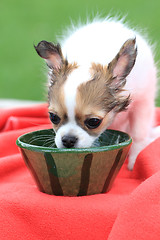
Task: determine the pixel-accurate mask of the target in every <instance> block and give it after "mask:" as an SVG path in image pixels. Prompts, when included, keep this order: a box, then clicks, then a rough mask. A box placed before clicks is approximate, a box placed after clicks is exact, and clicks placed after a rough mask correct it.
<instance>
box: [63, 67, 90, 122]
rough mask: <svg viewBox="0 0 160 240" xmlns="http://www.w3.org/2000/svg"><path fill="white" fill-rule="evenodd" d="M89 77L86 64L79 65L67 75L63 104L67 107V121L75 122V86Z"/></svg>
mask: <svg viewBox="0 0 160 240" xmlns="http://www.w3.org/2000/svg"><path fill="white" fill-rule="evenodd" d="M90 78H91V76H90V74H89V68H88V67H87V66H81V67H79V68H77V69H75V70H74V71H73V72H72V73H71V74H70V75H69V77H68V79H67V81H66V83H65V85H64V96H65V105H66V107H67V112H68V118H69V121H72V122H75V112H74V109H75V105H76V93H77V87H78V86H79V85H80V84H82V83H84V82H87V81H88V80H89V79H90Z"/></svg>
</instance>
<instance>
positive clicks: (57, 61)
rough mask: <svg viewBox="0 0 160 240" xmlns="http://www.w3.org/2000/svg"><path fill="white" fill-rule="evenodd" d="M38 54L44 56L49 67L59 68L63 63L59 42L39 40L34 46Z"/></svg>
mask: <svg viewBox="0 0 160 240" xmlns="http://www.w3.org/2000/svg"><path fill="white" fill-rule="evenodd" d="M34 48H35V50H36V52H37V53H38V55H39V56H40V57H42V58H44V59H45V60H46V62H47V65H48V66H49V67H50V68H55V69H59V68H60V67H61V65H62V63H63V55H62V51H61V47H60V45H59V44H56V45H55V44H53V43H51V42H47V41H41V42H39V43H38V45H37V46H34Z"/></svg>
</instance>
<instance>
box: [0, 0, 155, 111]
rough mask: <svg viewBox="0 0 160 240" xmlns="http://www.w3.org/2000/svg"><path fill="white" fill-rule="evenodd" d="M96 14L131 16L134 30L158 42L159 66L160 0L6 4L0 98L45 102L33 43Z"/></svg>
mask: <svg viewBox="0 0 160 240" xmlns="http://www.w3.org/2000/svg"><path fill="white" fill-rule="evenodd" d="M97 12H98V13H100V14H101V16H102V17H105V16H107V15H108V14H110V15H111V16H115V15H116V14H119V15H120V16H124V15H127V16H126V20H127V21H129V23H130V25H131V26H138V27H140V28H145V29H146V30H147V33H148V36H149V39H150V40H151V41H152V42H153V43H156V44H157V46H156V61H157V62H158V60H159V59H160V52H159V44H160V38H159V37H160V0H152V1H151V0H134V1H128V0H112V1H111V0H110V1H108V0H98V1H97V0H81V1H75V0H45V1H42V0H27V1H23V0H15V1H13V0H1V3H0V31H1V34H0V98H16V99H28V100H45V98H46V96H45V91H44V89H45V84H46V71H45V64H44V62H43V60H42V59H40V58H39V57H38V56H37V54H36V52H35V50H34V48H33V44H37V43H38V42H39V41H40V40H48V41H55V40H56V35H61V33H62V32H63V29H66V27H67V26H69V24H70V22H71V20H72V21H73V22H78V19H79V18H81V19H82V20H84V22H85V19H86V17H87V16H88V15H89V16H90V17H91V18H92V17H93V16H94V15H96V14H97ZM117 37H118V36H117ZM158 67H159V68H160V64H158ZM157 105H159V106H160V96H159V97H158V98H157Z"/></svg>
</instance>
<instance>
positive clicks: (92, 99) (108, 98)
mask: <svg viewBox="0 0 160 240" xmlns="http://www.w3.org/2000/svg"><path fill="white" fill-rule="evenodd" d="M90 72H91V76H92V78H91V79H90V80H89V81H88V82H85V83H83V84H81V85H80V86H79V87H78V89H77V95H76V109H75V112H76V118H77V119H78V120H77V121H78V122H79V123H80V125H81V126H82V127H83V128H85V129H86V127H85V126H84V121H85V119H86V118H87V116H92V117H98V118H100V119H103V121H102V123H101V124H100V126H99V127H98V128H96V129H92V130H88V129H87V131H89V132H92V133H94V134H98V133H99V132H100V131H101V129H103V128H104V126H106V125H107V122H110V120H111V119H110V115H109V114H108V113H109V112H110V111H111V110H112V109H114V112H115V113H116V112H119V111H122V110H125V108H126V107H127V106H128V104H129V102H130V98H129V97H130V96H128V95H127V96H126V94H124V95H123V94H122V92H123V89H122V88H119V89H116V88H114V84H113V81H114V79H113V77H112V73H111V72H110V71H109V69H108V66H102V65H100V64H95V63H93V64H92V66H91V68H90Z"/></svg>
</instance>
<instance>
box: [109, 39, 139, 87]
mask: <svg viewBox="0 0 160 240" xmlns="http://www.w3.org/2000/svg"><path fill="white" fill-rule="evenodd" d="M136 56H137V48H136V39H129V40H127V41H126V42H125V43H124V44H123V46H122V47H121V49H120V51H119V53H118V54H117V55H116V57H115V58H114V59H113V60H112V62H110V63H109V65H108V70H109V73H110V74H111V76H112V81H113V82H116V85H117V87H118V86H119V87H122V85H123V86H124V84H125V78H126V77H127V75H128V74H129V73H130V71H131V70H132V68H133V66H134V64H135V60H136Z"/></svg>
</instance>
